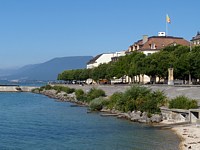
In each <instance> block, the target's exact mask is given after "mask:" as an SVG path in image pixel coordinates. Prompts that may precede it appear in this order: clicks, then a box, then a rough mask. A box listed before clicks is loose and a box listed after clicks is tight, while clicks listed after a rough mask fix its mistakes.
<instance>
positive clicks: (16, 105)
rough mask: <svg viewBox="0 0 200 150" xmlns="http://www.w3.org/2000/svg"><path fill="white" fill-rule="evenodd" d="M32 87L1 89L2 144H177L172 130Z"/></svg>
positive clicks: (130, 148) (88, 148)
mask: <svg viewBox="0 0 200 150" xmlns="http://www.w3.org/2000/svg"><path fill="white" fill-rule="evenodd" d="M71 105H72V104H71V103H64V102H56V101H55V100H54V99H50V98H48V97H46V96H43V95H38V94H33V93H0V149H1V150H4V149H5V150H7V149H8V150H12V149H13V150H38V149H39V150H102V149H103V150H177V149H178V145H179V142H180V141H179V139H178V137H177V136H176V135H175V134H173V133H172V132H171V131H169V130H159V129H157V128H153V127H150V126H146V125H144V124H138V123H132V122H129V121H126V120H120V119H117V118H115V117H101V116H100V115H99V114H97V113H89V114H88V113H87V109H86V108H84V107H71Z"/></svg>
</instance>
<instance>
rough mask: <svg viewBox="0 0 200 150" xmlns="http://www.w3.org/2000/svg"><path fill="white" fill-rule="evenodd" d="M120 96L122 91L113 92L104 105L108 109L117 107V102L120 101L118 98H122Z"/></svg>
mask: <svg viewBox="0 0 200 150" xmlns="http://www.w3.org/2000/svg"><path fill="white" fill-rule="evenodd" d="M122 96H123V93H122V92H115V93H114V94H113V95H111V96H110V98H109V102H108V104H107V106H106V107H107V108H109V109H113V108H114V109H118V108H117V107H118V106H117V102H118V101H120V99H122Z"/></svg>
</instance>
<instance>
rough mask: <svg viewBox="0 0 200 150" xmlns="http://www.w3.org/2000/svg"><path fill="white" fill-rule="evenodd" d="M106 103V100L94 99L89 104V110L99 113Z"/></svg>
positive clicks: (101, 98)
mask: <svg viewBox="0 0 200 150" xmlns="http://www.w3.org/2000/svg"><path fill="white" fill-rule="evenodd" d="M107 101H108V100H106V99H105V98H103V97H99V98H95V99H93V100H92V101H91V102H90V104H89V108H90V110H92V111H100V110H101V109H102V108H103V107H104V106H105V104H106V103H107Z"/></svg>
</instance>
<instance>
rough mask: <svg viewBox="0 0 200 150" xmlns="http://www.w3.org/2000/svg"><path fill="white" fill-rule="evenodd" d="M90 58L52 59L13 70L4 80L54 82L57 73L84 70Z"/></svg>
mask: <svg viewBox="0 0 200 150" xmlns="http://www.w3.org/2000/svg"><path fill="white" fill-rule="evenodd" d="M90 59H92V56H72V57H61V58H54V59H52V60H49V61H47V62H44V63H40V64H34V65H27V66H24V67H22V68H19V69H17V70H15V71H14V72H13V73H12V74H10V75H9V76H4V77H2V78H6V79H26V80H56V78H57V75H58V73H60V72H62V71H64V70H70V69H83V68H86V64H87V62H88V61H89V60H90Z"/></svg>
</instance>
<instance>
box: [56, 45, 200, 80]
mask: <svg viewBox="0 0 200 150" xmlns="http://www.w3.org/2000/svg"><path fill="white" fill-rule="evenodd" d="M199 58H200V47H198V46H196V47H192V48H190V47H187V46H180V45H177V46H168V47H166V48H164V49H163V50H161V51H160V52H157V53H153V54H151V55H148V56H146V55H145V54H143V53H141V52H132V53H131V54H128V55H126V56H123V57H120V58H119V59H118V61H116V62H110V63H108V64H100V65H99V66H98V67H96V68H93V69H77V70H66V71H64V72H62V73H60V74H59V75H58V80H66V81H70V80H86V79H88V78H92V79H93V80H95V81H98V80H99V79H108V80H110V79H112V78H113V77H116V78H121V77H123V76H124V75H127V76H129V77H131V78H133V77H135V76H138V75H144V74H145V75H148V76H149V77H151V78H152V79H153V78H155V77H159V79H166V80H167V77H168V68H170V67H173V68H174V78H175V79H180V80H188V79H189V76H191V77H192V78H193V79H195V80H196V79H200V59H199Z"/></svg>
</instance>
